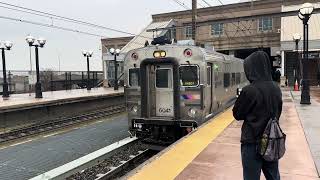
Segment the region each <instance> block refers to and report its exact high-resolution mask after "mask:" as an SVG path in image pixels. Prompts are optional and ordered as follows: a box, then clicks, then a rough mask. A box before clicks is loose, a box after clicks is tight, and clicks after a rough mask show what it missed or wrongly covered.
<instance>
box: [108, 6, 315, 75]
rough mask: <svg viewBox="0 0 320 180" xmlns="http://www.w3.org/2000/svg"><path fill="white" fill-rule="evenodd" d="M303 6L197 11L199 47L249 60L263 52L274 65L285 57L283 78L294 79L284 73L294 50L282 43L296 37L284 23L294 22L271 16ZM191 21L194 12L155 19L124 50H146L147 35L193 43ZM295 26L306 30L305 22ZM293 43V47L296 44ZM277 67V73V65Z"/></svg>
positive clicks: (154, 16)
mask: <svg viewBox="0 0 320 180" xmlns="http://www.w3.org/2000/svg"><path fill="white" fill-rule="evenodd" d="M309 2H311V3H315V2H318V1H317V0H310V1H309ZM302 3H304V1H303V0H290V1H284V0H257V1H246V2H240V3H235V4H228V5H223V6H214V7H207V8H200V9H198V10H197V31H196V43H197V45H199V46H202V47H205V46H209V47H210V46H213V47H214V50H216V51H218V52H221V53H224V54H228V55H232V56H235V57H239V58H246V57H247V56H248V55H250V54H251V53H252V52H254V51H257V50H263V51H265V52H267V53H268V54H269V55H270V57H271V61H273V62H281V60H280V59H279V55H281V53H282V64H278V66H279V65H280V66H279V67H281V68H282V76H284V75H288V76H292V73H289V74H287V73H286V72H287V71H284V69H286V67H287V66H289V65H288V63H287V61H286V60H285V59H283V58H286V57H287V58H288V57H289V56H286V57H285V56H284V55H283V53H284V52H285V51H288V50H291V51H292V50H293V49H292V48H293V46H290V48H291V49H290V48H289V49H288V48H287V49H284V46H285V45H284V44H285V43H286V41H287V39H282V37H284V36H283V35H284V34H285V36H292V35H291V34H290V35H288V32H289V33H292V32H291V30H288V31H287V30H284V29H287V28H288V26H286V27H284V26H283V24H284V23H289V24H290V23H292V22H291V21H290V20H289V19H285V18H281V17H280V16H270V15H269V14H280V13H281V12H283V7H288V6H294V5H296V7H300V6H301V4H302ZM191 19H192V17H191V10H186V11H178V12H170V13H162V14H155V15H152V20H153V21H152V23H151V24H150V25H149V26H148V27H147V28H146V29H144V30H143V31H142V33H141V34H139V36H140V37H139V36H136V37H135V38H133V39H132V40H131V41H130V42H129V43H128V44H127V45H126V46H125V47H124V48H125V50H124V51H123V52H124V53H125V52H128V51H129V50H131V49H135V48H138V47H142V46H143V44H144V42H145V41H146V40H148V38H145V36H146V35H147V37H149V38H152V37H154V36H160V35H165V36H167V37H169V38H174V39H176V40H185V39H191V38H192V28H191ZM283 21H286V22H283ZM318 22H319V21H318ZM295 23H296V24H299V25H300V29H302V24H301V22H295ZM311 26H312V25H311ZM169 27H171V28H169ZM298 27H299V26H298ZM311 28H312V27H310V29H311ZM150 29H153V32H152V31H151V32H150V31H148V30H150ZM315 32H319V31H315ZM318 34H319V33H318ZM141 36H143V37H141ZM114 39H117V38H114ZM119 39H121V38H119ZM149 41H151V40H150V39H149ZM290 43H291V45H292V43H293V41H292V42H290ZM273 64H274V65H275V66H274V70H275V69H276V68H277V65H276V63H273ZM288 72H289V71H288ZM290 78H291V77H290Z"/></svg>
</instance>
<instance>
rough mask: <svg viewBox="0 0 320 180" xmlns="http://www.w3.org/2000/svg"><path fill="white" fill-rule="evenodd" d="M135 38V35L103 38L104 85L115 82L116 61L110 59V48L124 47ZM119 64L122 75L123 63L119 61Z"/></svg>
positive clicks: (119, 72) (119, 71)
mask: <svg viewBox="0 0 320 180" xmlns="http://www.w3.org/2000/svg"><path fill="white" fill-rule="evenodd" d="M133 38H134V36H128V37H117V38H104V39H101V50H102V66H103V68H102V69H103V72H104V79H105V80H104V83H103V84H104V86H109V85H111V84H112V83H113V82H114V62H113V61H112V60H111V59H110V56H108V51H109V49H111V48H115V49H122V48H123V47H124V46H126V44H128V43H129V42H130V41H131V40H132V39H133ZM118 64H119V66H118V75H120V74H121V72H123V63H122V62H119V63H118ZM118 77H119V76H118ZM110 83H111V84H110Z"/></svg>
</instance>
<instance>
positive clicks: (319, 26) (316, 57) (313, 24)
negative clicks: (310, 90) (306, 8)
mask: <svg viewBox="0 0 320 180" xmlns="http://www.w3.org/2000/svg"><path fill="white" fill-rule="evenodd" d="M313 5H314V6H315V8H320V2H318V3H313ZM300 7H301V5H289V6H282V12H286V11H292V10H298V9H299V8H300ZM281 22H282V24H281V58H282V63H281V70H282V74H283V75H285V76H286V77H287V79H288V84H289V86H293V85H294V83H295V76H296V75H297V73H300V72H299V70H302V68H298V65H299V64H300V63H299V60H301V56H302V49H303V26H302V21H301V20H300V19H299V18H298V17H297V16H288V17H282V18H281ZM319 32H320V14H312V15H311V18H310V20H309V61H308V62H307V66H308V69H309V71H308V72H309V74H308V75H309V79H310V80H311V82H310V84H311V85H318V82H317V78H319V77H317V76H318V74H319V73H320V33H319ZM295 33H298V34H299V35H300V36H301V40H300V42H299V49H298V52H299V58H300V59H299V60H298V59H297V52H296V50H295V42H294V41H293V34H295ZM297 71H298V72H297Z"/></svg>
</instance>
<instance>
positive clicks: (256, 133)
mask: <svg viewBox="0 0 320 180" xmlns="http://www.w3.org/2000/svg"><path fill="white" fill-rule="evenodd" d="M243 66H244V71H245V74H246V76H247V79H248V80H249V81H250V85H248V86H246V87H244V88H243V89H242V91H241V94H240V96H239V97H238V99H237V101H236V103H235V105H234V107H233V116H234V118H235V119H237V120H244V123H243V125H242V128H241V143H255V142H256V141H257V139H258V137H260V136H261V135H262V133H263V131H264V129H265V127H266V125H267V123H268V120H269V119H270V118H271V116H275V117H276V118H278V119H279V118H280V115H281V111H282V94H281V90H280V88H279V86H278V85H277V84H276V83H274V82H273V81H272V76H271V66H270V60H269V57H268V55H267V54H266V53H265V52H263V51H257V52H254V53H252V54H251V55H250V56H249V57H247V58H246V59H245V60H244V64H243Z"/></svg>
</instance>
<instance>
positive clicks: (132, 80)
mask: <svg viewBox="0 0 320 180" xmlns="http://www.w3.org/2000/svg"><path fill="white" fill-rule="evenodd" d="M242 64H243V60H241V59H238V58H234V57H231V56H227V55H224V54H220V53H217V52H214V51H209V50H207V49H203V48H200V47H197V46H188V45H173V44H170V45H155V46H147V47H144V48H140V49H135V50H132V51H130V52H128V54H127V55H126V57H125V61H124V84H125V97H126V106H127V112H128V120H129V132H130V133H131V134H132V135H136V136H137V137H138V138H143V140H144V142H145V143H147V144H149V145H151V146H155V147H158V146H159V147H165V146H167V145H169V144H171V143H173V142H175V141H176V140H177V139H179V138H181V137H182V136H184V135H186V134H188V133H190V132H191V131H193V130H194V129H195V128H197V127H198V126H199V125H201V124H203V123H204V122H206V121H207V120H208V119H209V118H211V117H213V116H214V115H215V114H217V113H219V112H221V111H222V110H223V109H225V108H226V107H227V106H230V105H232V104H233V102H234V100H235V99H236V94H237V91H238V89H240V88H242V87H243V86H244V85H245V84H246V83H247V80H246V77H245V74H244V71H243V65H242Z"/></svg>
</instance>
